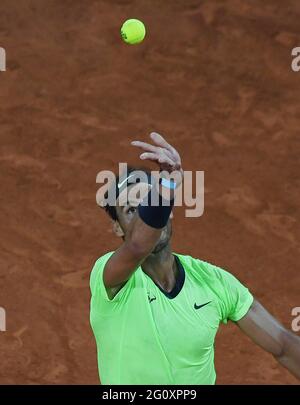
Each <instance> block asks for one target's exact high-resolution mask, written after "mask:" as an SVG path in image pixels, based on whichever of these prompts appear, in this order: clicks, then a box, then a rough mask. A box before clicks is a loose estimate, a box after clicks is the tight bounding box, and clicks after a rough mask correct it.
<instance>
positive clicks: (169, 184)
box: [159, 177, 176, 190]
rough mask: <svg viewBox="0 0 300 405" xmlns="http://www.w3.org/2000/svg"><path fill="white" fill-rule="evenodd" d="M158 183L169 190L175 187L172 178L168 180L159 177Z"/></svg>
mask: <svg viewBox="0 0 300 405" xmlns="http://www.w3.org/2000/svg"><path fill="white" fill-rule="evenodd" d="M159 184H160V185H161V186H163V187H165V188H168V189H170V190H175V189H176V182H175V181H174V180H172V179H171V180H169V179H165V178H164V177H161V178H160V179H159Z"/></svg>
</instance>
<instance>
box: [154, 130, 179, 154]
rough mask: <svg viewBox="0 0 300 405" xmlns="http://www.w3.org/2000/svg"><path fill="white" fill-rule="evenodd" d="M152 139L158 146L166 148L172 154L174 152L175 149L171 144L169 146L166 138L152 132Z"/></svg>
mask: <svg viewBox="0 0 300 405" xmlns="http://www.w3.org/2000/svg"><path fill="white" fill-rule="evenodd" d="M150 137H151V139H152V141H153V142H154V143H155V144H156V145H158V146H161V147H162V148H166V149H167V150H169V151H170V152H174V148H173V147H172V146H171V145H170V144H168V142H167V141H166V140H165V138H164V137H162V136H161V135H160V134H158V133H157V132H151V134H150Z"/></svg>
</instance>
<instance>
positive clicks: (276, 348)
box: [237, 300, 285, 356]
mask: <svg viewBox="0 0 300 405" xmlns="http://www.w3.org/2000/svg"><path fill="white" fill-rule="evenodd" d="M237 325H238V326H239V328H240V329H241V330H242V331H243V332H244V333H245V334H246V335H247V336H249V337H250V338H251V339H252V340H253V341H254V342H255V343H256V344H257V345H259V346H260V347H262V348H263V349H264V350H266V351H268V352H270V353H272V354H273V355H274V356H280V354H281V351H282V346H283V337H284V332H285V329H284V327H283V326H282V325H281V324H280V323H279V322H278V321H277V320H276V319H275V318H274V317H273V316H272V315H271V314H270V313H269V312H268V311H267V310H266V309H265V308H264V307H263V306H262V305H261V304H260V303H259V302H258V301H257V300H254V302H253V304H252V306H251V307H250V309H249V311H248V312H247V314H246V315H245V316H244V317H243V318H242V319H240V320H239V321H238V322H237Z"/></svg>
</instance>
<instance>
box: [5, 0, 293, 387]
mask: <svg viewBox="0 0 300 405" xmlns="http://www.w3.org/2000/svg"><path fill="white" fill-rule="evenodd" d="M131 17H136V18H140V19H141V20H143V21H144V22H145V24H146V26H147V28H148V36H147V38H146V40H145V42H144V43H143V44H142V45H139V46H128V45H125V44H124V43H123V42H122V41H121V39H120V37H119V28H120V25H121V24H122V22H123V21H124V20H126V19H127V18H131ZM299 21H300V4H299V1H298V0H287V1H285V2H282V1H281V0H277V1H275V0H272V1H271V0H264V1H262V0H252V1H251V2H248V1H243V0H228V1H219V0H206V1H201V0H181V1H179V0H151V1H150V0H136V1H133V0H132V1H129V0H97V1H96V0H64V1H60V0H18V1H11V0H2V1H1V5H0V46H2V47H4V48H5V49H6V52H7V71H6V72H1V73H0V122H1V129H0V139H1V144H0V183H1V195H0V231H1V239H0V250H1V255H0V283H1V284H0V286H1V288H0V306H1V307H3V308H5V309H6V313H7V332H1V333H0V383H1V384H4V383H8V384H12V383H17V384H56V383H63V384H98V383H99V380H98V372H97V363H96V346H95V343H94V338H93V335H92V332H91V329H90V325H89V299H90V292H89V274H90V270H91V267H92V266H93V263H94V262H95V260H96V259H97V258H98V257H99V256H101V255H102V254H103V253H104V252H106V251H108V250H112V249H114V248H116V247H117V246H118V244H119V241H118V240H117V239H116V238H115V237H114V236H113V234H112V232H111V229H110V222H109V220H108V218H107V217H106V216H105V215H104V213H103V212H102V210H101V209H100V208H99V207H98V206H97V204H96V200H95V195H96V191H97V190H98V189H99V187H100V185H99V184H98V185H97V184H96V175H97V173H98V172H99V171H100V170H104V169H107V170H115V169H117V164H118V162H128V163H131V164H134V163H137V162H138V155H137V151H136V150H135V149H134V148H132V147H130V146H129V141H130V140H133V139H136V138H140V139H142V140H146V139H147V136H148V133H149V132H151V131H153V130H156V131H158V132H161V133H162V134H164V135H165V136H166V137H167V139H168V140H169V142H170V143H173V144H174V146H175V147H176V148H177V149H178V150H179V151H180V152H181V154H182V160H183V164H184V169H186V170H204V171H205V212H204V215H203V216H202V217H200V218H185V217H184V210H183V208H177V209H176V211H175V220H174V241H173V249H174V251H177V252H179V253H186V254H190V255H193V256H196V257H199V258H202V259H204V260H206V261H209V262H211V263H214V264H217V265H219V266H220V267H223V268H225V269H227V270H229V271H230V272H232V273H233V274H235V275H236V276H237V277H238V278H239V279H240V280H241V281H243V282H244V283H245V284H247V286H248V287H249V288H250V290H251V291H252V292H253V294H254V295H255V296H256V297H257V298H258V299H259V300H260V301H261V302H262V303H263V304H264V305H265V306H266V308H267V309H269V310H270V312H271V313H273V314H274V315H275V316H276V317H278V318H279V319H280V320H281V321H282V322H283V323H284V325H285V326H286V327H287V328H289V329H290V328H291V322H292V319H293V318H292V316H291V310H292V308H293V307H296V306H300V294H299V285H300V273H299V257H300V255H299V253H300V245H299V187H300V180H299V153H300V144H299V128H300V114H299V111H300V101H299V94H300V93H299V90H300V72H299V73H295V72H293V71H292V70H291V60H292V57H291V50H292V48H294V47H295V46H300V29H299ZM216 368H217V374H218V383H219V384H242V383H244V384H252V383H258V384H278V383H279V384H293V383H294V384H295V383H297V380H296V379H295V378H293V377H292V376H291V375H290V374H289V373H288V372H286V371H285V370H284V369H283V368H281V367H279V366H278V365H277V363H276V362H275V360H273V358H272V357H271V356H269V355H268V354H266V353H264V352H263V351H262V350H260V349H259V348H256V347H255V346H254V344H252V343H251V342H250V341H249V340H248V339H247V338H245V337H244V336H243V335H242V334H241V332H240V331H239V330H238V328H237V327H236V326H234V325H228V326H222V327H221V329H220V331H219V334H218V337H217V342H216Z"/></svg>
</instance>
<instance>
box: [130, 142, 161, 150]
mask: <svg viewBox="0 0 300 405" xmlns="http://www.w3.org/2000/svg"><path fill="white" fill-rule="evenodd" d="M131 145H133V146H137V147H138V148H142V149H144V150H146V151H148V152H153V153H155V152H157V150H158V147H157V146H153V145H150V143H147V142H141V141H132V142H131Z"/></svg>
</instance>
